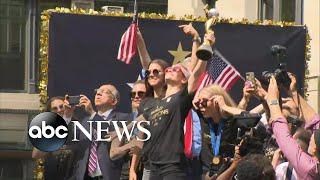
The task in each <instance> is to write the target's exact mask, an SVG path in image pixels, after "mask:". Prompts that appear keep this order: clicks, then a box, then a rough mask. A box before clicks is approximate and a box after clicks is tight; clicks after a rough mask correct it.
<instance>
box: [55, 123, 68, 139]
mask: <svg viewBox="0 0 320 180" xmlns="http://www.w3.org/2000/svg"><path fill="white" fill-rule="evenodd" d="M60 130H63V131H64V132H67V131H68V128H66V127H65V126H58V127H57V129H56V136H57V137H58V138H60V139H63V138H65V137H67V136H68V133H63V134H60V132H59V131H60Z"/></svg>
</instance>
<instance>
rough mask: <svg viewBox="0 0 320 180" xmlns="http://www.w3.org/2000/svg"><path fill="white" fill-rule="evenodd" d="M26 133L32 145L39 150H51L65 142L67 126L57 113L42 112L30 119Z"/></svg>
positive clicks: (56, 148)
mask: <svg viewBox="0 0 320 180" xmlns="http://www.w3.org/2000/svg"><path fill="white" fill-rule="evenodd" d="M28 135H29V139H30V142H31V144H32V145H33V146H34V147H36V148H37V149H39V150H41V151H45V152H52V151H56V150H58V149H59V148H60V147H62V146H63V145H64V144H65V143H66V141H67V138H68V126H67V123H66V122H65V120H64V119H63V118H62V117H61V116H59V115H58V114H56V113H53V112H44V113H41V114H39V115H37V116H36V117H35V118H33V119H32V121H31V123H30V125H29V131H28Z"/></svg>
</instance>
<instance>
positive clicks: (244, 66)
mask: <svg viewBox="0 0 320 180" xmlns="http://www.w3.org/2000/svg"><path fill="white" fill-rule="evenodd" d="M131 20H132V19H131V18H125V17H107V16H91V15H74V14H63V13H53V14H52V16H51V18H50V24H49V69H48V95H49V97H52V96H58V95H60V96H64V95H65V94H69V95H78V94H85V95H87V96H88V97H89V98H90V99H91V100H93V99H94V89H95V88H98V87H99V86H100V85H102V84H104V83H111V84H114V85H115V86H116V87H117V88H118V89H119V91H120V94H121V102H120V105H119V107H118V108H119V109H120V110H122V111H125V112H129V111H130V98H129V92H130V87H129V86H128V85H127V83H132V82H135V81H136V80H137V77H138V75H139V73H140V72H141V65H140V60H139V56H138V55H136V56H135V58H134V59H133V60H132V63H131V64H130V65H126V64H124V63H123V62H120V61H117V60H116V57H117V53H118V46H119V43H120V38H121V36H122V34H123V33H124V32H125V31H126V29H127V28H128V26H129V25H130V23H131ZM185 23H188V22H185V21H177V20H155V19H152V20H151V19H139V28H140V30H141V32H142V34H143V36H144V39H145V41H146V44H147V48H148V50H149V53H150V55H151V58H152V59H154V58H161V59H164V60H167V61H169V62H172V61H173V59H174V57H173V56H172V55H171V54H170V53H169V52H168V51H176V50H177V48H178V45H179V42H181V45H182V48H183V50H185V51H191V45H192V41H191V38H190V37H187V36H186V35H185V34H184V33H183V32H182V31H181V29H179V28H178V26H179V25H181V24H185ZM193 25H194V26H195V27H196V29H198V30H199V33H200V34H202V35H203V33H204V26H203V23H202V22H194V23H193ZM214 30H215V35H216V44H215V47H216V48H217V49H218V51H219V52H220V53H221V54H222V55H223V56H224V57H225V58H226V59H227V60H228V61H229V62H230V63H231V64H232V65H233V66H234V67H235V68H236V69H237V70H238V71H239V72H240V73H241V74H242V76H245V72H247V71H253V72H255V74H256V76H257V77H259V76H260V75H261V72H263V71H265V70H274V69H275V68H276V67H277V64H278V62H277V61H276V59H274V58H273V57H272V55H271V53H270V46H271V45H274V44H280V45H283V46H285V47H287V53H288V56H287V58H286V59H285V62H286V63H287V65H288V70H289V71H291V72H294V73H295V74H296V75H297V77H298V84H299V88H301V89H303V84H304V83H303V82H304V72H305V68H304V67H305V45H306V29H305V28H304V27H301V26H300V27H297V26H289V27H280V26H262V25H242V24H228V23H220V24H217V25H215V26H214ZM242 87H243V81H241V80H239V81H238V82H237V83H236V84H235V85H234V86H233V88H232V89H231V91H230V93H231V95H232V97H234V99H235V100H239V99H240V97H241V96H242Z"/></svg>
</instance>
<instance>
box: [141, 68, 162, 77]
mask: <svg viewBox="0 0 320 180" xmlns="http://www.w3.org/2000/svg"><path fill="white" fill-rule="evenodd" d="M151 73H152V74H153V76H159V75H160V74H161V73H162V72H161V71H160V70H158V69H151V70H146V72H145V76H146V77H149V76H150V74H151Z"/></svg>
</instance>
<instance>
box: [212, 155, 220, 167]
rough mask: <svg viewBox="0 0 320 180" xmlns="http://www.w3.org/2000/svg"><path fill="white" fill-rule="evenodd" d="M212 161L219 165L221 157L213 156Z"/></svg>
mask: <svg viewBox="0 0 320 180" xmlns="http://www.w3.org/2000/svg"><path fill="white" fill-rule="evenodd" d="M212 163H213V164H214V165H218V164H219V163H220V158H219V156H215V157H213V158H212Z"/></svg>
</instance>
